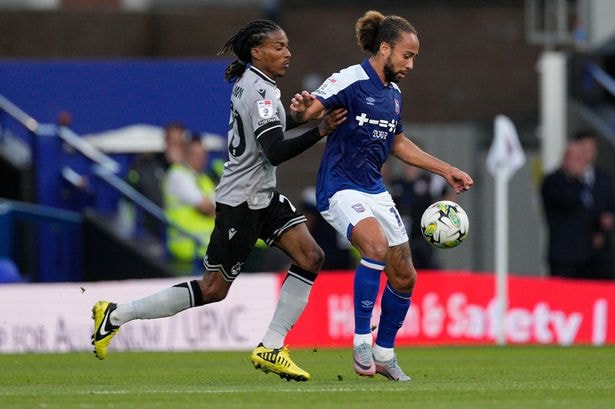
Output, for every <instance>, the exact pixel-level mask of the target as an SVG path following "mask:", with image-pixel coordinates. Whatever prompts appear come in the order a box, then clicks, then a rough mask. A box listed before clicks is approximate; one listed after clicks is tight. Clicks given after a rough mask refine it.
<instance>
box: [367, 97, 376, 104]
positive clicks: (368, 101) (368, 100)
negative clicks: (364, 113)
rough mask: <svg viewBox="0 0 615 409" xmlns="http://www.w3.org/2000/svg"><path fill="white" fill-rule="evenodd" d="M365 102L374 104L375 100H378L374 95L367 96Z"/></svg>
mask: <svg viewBox="0 0 615 409" xmlns="http://www.w3.org/2000/svg"><path fill="white" fill-rule="evenodd" d="M365 102H367V105H374V102H376V100H375V99H374V98H372V97H367V98H365Z"/></svg>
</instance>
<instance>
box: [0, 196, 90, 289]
mask: <svg viewBox="0 0 615 409" xmlns="http://www.w3.org/2000/svg"><path fill="white" fill-rule="evenodd" d="M82 222H83V217H82V216H81V214H79V213H77V212H71V211H67V210H62V209H54V208H51V207H47V206H40V205H32V204H28V203H21V202H14V201H8V200H0V257H6V258H10V259H15V258H17V259H20V258H26V257H28V256H30V255H31V254H32V253H34V254H36V253H40V252H49V251H50V248H51V247H52V246H53V248H55V249H56V250H57V251H55V252H54V253H55V254H54V257H53V263H50V264H48V265H45V268H38V269H37V268H36V266H31V265H28V264H29V263H25V264H26V265H28V266H27V268H26V271H25V273H26V274H27V276H28V277H27V278H28V279H29V280H32V281H43V282H53V281H78V280H80V279H81V277H82V273H83V272H82V271H81V270H82V268H83V251H82V248H83V247H82V246H83V232H82ZM31 225H35V226H37V227H41V226H47V227H48V228H47V229H45V230H46V231H47V232H48V233H49V234H48V235H42V234H30V233H29V232H31V231H32V230H33V229H32V227H30V226H31ZM20 235H26V236H30V238H29V239H28V240H21V242H22V244H25V243H27V245H23V246H19V248H17V249H15V248H14V247H16V246H14V243H15V242H16V241H20V240H18V238H19V236H20ZM48 239H51V241H50V240H48ZM18 252H22V254H15V253H18ZM38 262H39V263H40V264H42V262H43V261H41V260H40V259H39V260H38ZM36 270H38V271H36Z"/></svg>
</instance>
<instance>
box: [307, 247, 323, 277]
mask: <svg viewBox="0 0 615 409" xmlns="http://www.w3.org/2000/svg"><path fill="white" fill-rule="evenodd" d="M324 262H325V252H324V251H323V250H322V249H321V248H320V247H319V246H314V247H312V248H311V249H310V250H309V251H307V252H306V254H305V266H302V268H305V269H306V270H308V271H313V272H317V271H320V268H321V267H322V264H323V263H324Z"/></svg>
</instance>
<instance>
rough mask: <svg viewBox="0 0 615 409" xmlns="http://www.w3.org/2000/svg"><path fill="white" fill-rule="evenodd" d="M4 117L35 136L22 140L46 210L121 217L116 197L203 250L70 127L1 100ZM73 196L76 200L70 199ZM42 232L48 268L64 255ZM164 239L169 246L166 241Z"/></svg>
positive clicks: (48, 233) (42, 259)
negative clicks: (92, 210)
mask: <svg viewBox="0 0 615 409" xmlns="http://www.w3.org/2000/svg"><path fill="white" fill-rule="evenodd" d="M3 113H4V114H5V115H6V116H8V118H10V119H12V120H14V121H15V122H16V123H17V124H18V126H21V127H22V128H23V130H25V131H26V132H25V133H26V134H27V135H29V136H28V138H27V139H28V140H25V139H26V138H25V136H23V135H20V136H21V137H22V138H23V139H24V140H25V142H26V143H27V144H28V145H29V146H30V151H31V156H32V160H31V162H30V163H31V166H32V169H33V172H34V179H35V181H34V184H35V191H36V195H35V196H36V198H35V201H36V202H37V203H38V204H42V205H46V206H47V207H45V209H63V208H64V209H66V208H69V209H71V210H76V211H82V210H84V209H85V208H86V207H92V206H93V207H94V208H95V209H96V210H98V211H99V212H103V213H105V212H109V211H111V212H114V213H117V201H114V200H113V197H124V198H126V199H127V200H129V201H130V202H131V203H132V204H133V205H134V206H135V208H136V209H138V210H139V211H141V212H144V213H147V214H148V215H150V216H152V217H153V218H155V219H156V220H157V221H159V222H160V223H162V224H163V225H164V226H165V227H167V228H168V227H172V228H174V229H176V230H177V231H178V232H179V233H180V234H184V235H185V236H187V237H189V238H191V239H192V240H194V241H195V242H196V244H198V247H200V246H202V245H203V242H202V240H201V239H200V238H199V237H197V236H195V235H193V234H191V233H189V232H187V231H186V230H185V229H183V228H181V227H180V226H177V225H176V224H174V223H172V222H170V221H169V220H168V219H167V217H166V215H165V213H164V211H163V210H162V209H161V208H160V207H158V206H157V205H156V204H154V203H153V202H152V201H150V200H149V199H147V198H146V197H145V196H143V195H142V194H141V193H139V192H137V191H136V190H135V189H134V188H133V187H132V186H131V185H130V184H128V183H127V182H125V181H124V180H123V179H122V178H121V177H119V176H118V175H119V173H120V165H119V163H118V162H117V161H115V160H114V159H112V158H111V157H109V156H107V155H105V154H104V153H103V152H101V151H99V150H98V149H97V148H95V147H94V146H92V145H91V144H90V143H88V142H87V141H85V140H83V139H81V138H80V137H79V135H77V134H76V133H75V132H74V131H72V130H71V129H70V128H68V127H64V126H57V125H54V124H41V123H39V122H38V121H36V120H35V119H34V118H32V117H31V116H30V115H28V114H27V113H25V112H24V111H23V110H21V109H20V108H19V107H17V106H16V105H14V104H13V103H12V102H11V101H9V100H8V99H7V98H5V97H4V96H2V95H0V117H2V114H3ZM1 119H2V118H0V120H1ZM1 124H2V122H0V125H1ZM0 131H1V132H0V143H1V142H2V140H3V139H2V138H3V133H4V132H5V130H4V129H3V128H2V127H0ZM65 147H68V148H69V149H66V148H65ZM75 154H76V155H75ZM98 181H100V182H103V183H99V182H98ZM67 187H70V190H68V191H67ZM67 197H69V198H70V199H71V200H68V199H66V198H67ZM76 197H80V198H81V199H79V198H76ZM110 197H111V199H110ZM33 221H34V220H33ZM0 227H2V226H0ZM38 233H39V235H40V236H41V240H43V241H44V242H48V243H49V246H50V250H51V252H45V251H42V250H41V251H39V254H38V258H39V262H40V265H41V266H45V268H48V267H49V266H48V264H51V263H53V262H54V254H52V253H54V252H56V253H57V252H61V251H62V250H61V249H60V248H59V247H58V246H59V243H56V242H54V241H53V231H52V229H48V228H41V229H39V232H38ZM0 234H2V232H0ZM160 239H161V240H163V241H164V239H165V238H164V237H161V238H160ZM54 246H55V247H54ZM0 254H1V253H0ZM197 257H198V256H197ZM196 263H200V260H197V259H195V264H196Z"/></svg>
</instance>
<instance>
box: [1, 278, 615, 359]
mask: <svg viewBox="0 0 615 409" xmlns="http://www.w3.org/2000/svg"><path fill="white" fill-rule="evenodd" d="M352 277H353V274H352V273H351V272H323V273H321V275H320V277H319V278H318V280H317V281H316V284H315V285H314V289H313V291H312V294H311V296H310V303H309V304H308V307H307V309H306V311H305V312H304V314H303V316H302V317H301V319H300V320H299V322H298V323H297V325H295V327H294V328H293V329H292V331H291V333H290V334H289V336H288V338H287V343H288V344H289V345H290V346H291V347H294V348H328V347H348V346H349V345H351V344H352V331H353V307H352V304H353V301H352ZM283 279H284V274H268V273H256V274H242V275H241V276H240V277H239V278H238V279H237V280H236V282H235V284H234V285H233V288H232V289H231V291H230V293H229V295H228V297H227V299H226V300H224V301H223V302H221V303H217V304H213V305H209V306H205V307H201V308H195V309H190V310H188V311H184V312H182V313H180V314H178V315H176V316H174V317H170V318H166V319H159V320H145V321H134V322H131V323H130V324H128V325H126V326H124V327H122V329H121V331H120V333H119V334H118V335H117V336H116V338H115V339H114V341H113V343H112V345H111V350H116V351H118V350H138V351H141V350H148V351H184V350H250V349H252V348H253V347H254V346H255V345H256V344H258V342H260V340H261V337H262V335H263V334H264V332H265V329H266V328H267V325H268V323H269V320H270V319H271V316H272V315H273V310H274V308H275V301H276V299H277V294H278V292H279V288H280V286H281V283H282V281H283ZM178 281H180V280H178V279H152V280H130V281H114V282H95V283H86V284H81V285H80V284H77V283H65V284H59V283H58V284H5V285H0V310H1V311H3V314H2V319H0V352H2V353H23V352H66V351H82V350H90V349H91V348H92V347H91V345H90V335H91V332H92V320H91V319H90V314H91V312H90V309H91V307H92V305H93V304H94V303H95V302H96V301H97V300H99V299H108V298H109V297H111V299H112V300H114V301H116V302H125V301H128V300H131V299H134V298H138V297H142V296H145V295H147V294H150V293H153V292H155V291H158V290H160V289H162V288H165V287H168V286H171V285H173V284H176V283H177V282H178ZM493 288H494V277H493V275H490V274H476V273H469V272H441V271H428V272H421V273H420V275H419V283H418V286H417V289H416V292H415V295H414V296H413V304H412V306H411V309H410V312H409V313H408V316H407V317H406V320H405V322H404V325H403V326H402V328H401V330H400V335H399V337H398V341H397V346H400V347H402V346H412V345H459V344H464V345H471V344H492V343H494V339H495V336H494V328H495V326H494V324H495V323H494V318H495V317H496V314H495V308H494V307H495V303H494V294H493ZM509 288H510V306H509V309H508V311H507V313H506V320H507V323H506V324H507V325H506V329H507V330H506V335H507V341H508V343H510V344H552V345H572V344H588V345H596V346H598V345H604V344H614V343H615V310H614V307H613V300H615V284H614V283H606V282H591V281H580V280H561V279H541V278H527V277H515V276H512V277H511V278H510V282H509ZM33 300H36V301H35V302H33ZM378 311H379V305H377V306H376V313H375V314H374V317H378V315H379V314H378ZM376 331H377V329H376Z"/></svg>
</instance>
